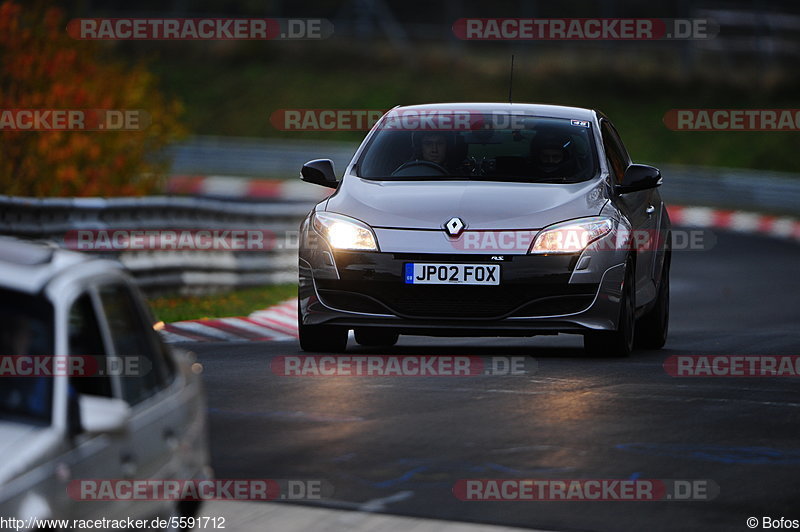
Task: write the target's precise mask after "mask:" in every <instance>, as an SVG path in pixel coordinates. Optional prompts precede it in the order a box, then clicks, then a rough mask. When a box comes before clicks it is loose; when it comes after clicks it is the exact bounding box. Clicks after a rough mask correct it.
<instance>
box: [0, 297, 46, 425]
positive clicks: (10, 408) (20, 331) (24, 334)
mask: <svg viewBox="0 0 800 532" xmlns="http://www.w3.org/2000/svg"><path fill="white" fill-rule="evenodd" d="M53 349H54V346H53V307H52V306H51V305H50V303H49V302H48V301H47V300H46V299H44V298H42V297H37V296H32V295H29V294H23V293H21V292H16V291H13V290H6V289H0V418H25V419H26V420H34V421H40V422H43V423H49V422H50V411H51V407H52V388H53V382H52V381H53V379H52V378H51V377H45V376H24V377H21V376H14V375H15V368H17V367H20V366H19V360H20V358H19V357H37V356H50V355H53V354H54V353H53Z"/></svg>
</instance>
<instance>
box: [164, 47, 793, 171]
mask: <svg viewBox="0 0 800 532" xmlns="http://www.w3.org/2000/svg"><path fill="white" fill-rule="evenodd" d="M271 44H274V45H275V46H273V47H264V46H263V45H253V44H244V45H242V46H241V47H240V48H237V49H236V50H234V51H231V50H227V49H226V50H222V51H220V50H216V49H214V48H208V49H205V50H203V53H197V50H194V49H185V50H182V51H181V52H180V53H178V52H176V51H175V49H174V48H165V49H163V50H160V52H159V53H160V56H159V57H158V58H157V59H156V60H154V61H152V62H151V66H152V68H153V70H155V72H156V73H157V74H158V75H159V76H160V78H161V83H162V86H163V87H164V89H165V90H166V91H167V92H169V93H171V94H172V95H174V96H177V97H179V98H180V99H181V100H183V102H184V103H185V110H186V112H185V116H184V119H185V122H186V124H187V126H188V127H189V129H190V130H191V131H192V132H193V133H196V134H206V135H230V136H254V137H283V138H293V139H327V140H349V141H359V140H360V139H361V138H362V137H363V132H282V131H278V130H276V129H275V128H273V127H272V125H271V124H270V123H269V117H270V115H271V114H272V113H273V112H274V111H276V110H279V109H286V108H290V109H292V108H344V109H346V108H356V109H387V108H391V107H393V106H395V105H398V104H413V103H425V102H442V101H504V100H505V99H506V98H507V90H508V89H507V87H508V85H507V84H508V72H507V68H508V64H507V63H508V53H507V51H506V50H505V49H498V48H494V49H490V50H488V51H486V49H483V48H480V47H478V48H476V47H467V48H466V49H464V50H462V53H461V54H460V55H451V54H449V53H448V52H447V49H446V48H442V47H439V48H436V47H434V48H431V49H430V50H420V51H418V52H417V53H415V54H414V57H415V58H416V61H415V62H413V63H412V62H404V60H403V59H404V58H403V57H402V56H397V55H396V54H394V53H393V52H392V51H391V50H387V49H384V48H381V47H366V48H365V49H358V48H352V47H346V46H343V45H337V44H335V43H333V42H330V43H326V44H325V45H324V46H320V45H319V43H300V42H290V43H283V44H279V43H271ZM593 53H594V55H591V54H590V53H589V52H587V53H580V54H578V53H573V54H572V55H567V54H564V53H561V52H559V51H555V52H554V51H551V52H550V53H549V55H548V54H547V53H545V52H538V53H536V54H534V53H528V54H519V55H518V56H517V61H516V69H515V72H516V73H515V79H514V99H515V101H519V102H539V103H558V104H564V105H576V106H581V107H590V108H595V109H600V110H602V111H604V112H605V113H606V114H608V115H609V117H611V119H612V120H613V121H614V122H615V124H616V125H617V128H618V129H619V130H620V133H621V134H622V136H623V139H624V140H625V142H626V144H627V145H628V149H629V151H630V152H631V154H632V156H633V157H634V159H635V160H636V161H638V162H644V163H647V162H650V163H673V164H689V165H713V166H729V167H743V168H760V169H765V170H783V171H790V172H791V171H794V172H798V171H800V164H799V163H798V162H797V157H796V156H795V152H796V151H797V146H798V139H799V138H800V134H798V133H788V132H781V133H772V132H768V133H748V132H675V131H671V130H669V129H667V128H666V126H665V125H664V123H663V122H662V119H663V116H664V114H665V113H666V112H667V111H668V110H670V109H678V108H750V109H753V108H800V104H799V103H798V96H797V94H800V91H798V90H797V89H798V88H800V82H798V80H797V78H791V79H788V78H785V77H784V78H775V79H773V78H769V77H766V76H761V77H759V76H758V71H757V70H750V71H748V70H747V69H745V68H740V69H734V70H733V72H728V74H727V75H725V76H723V75H717V74H716V73H715V71H714V70H713V68H714V67H715V65H714V64H713V61H708V62H701V63H700V64H698V65H697V66H695V68H694V69H693V70H690V71H688V70H687V71H685V70H683V69H682V68H681V67H680V65H679V64H675V61H674V59H675V58H674V57H672V58H671V60H672V63H670V62H669V61H667V60H663V61H662V60H659V59H658V58H657V57H655V56H654V57H653V58H652V60H650V61H643V60H642V59H641V57H636V58H626V57H622V56H617V55H614V56H611V52H602V51H600V52H598V51H594V52H593ZM604 54H605V55H604ZM668 59H669V58H668ZM719 68H722V67H721V66H719ZM737 73H739V74H740V78H741V79H739V78H733V77H732V76H734V75H736V74H737Z"/></svg>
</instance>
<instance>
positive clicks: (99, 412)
mask: <svg viewBox="0 0 800 532" xmlns="http://www.w3.org/2000/svg"><path fill="white" fill-rule="evenodd" d="M78 409H79V411H80V420H81V428H82V429H83V431H84V432H88V433H90V434H101V433H115V432H123V431H124V430H125V429H126V428H127V427H128V421H129V420H130V418H131V407H130V406H129V405H128V403H126V402H125V401H123V400H122V399H112V398H110V397H100V396H97V395H85V394H81V395H80V396H79V397H78Z"/></svg>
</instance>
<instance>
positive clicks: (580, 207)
mask: <svg viewBox="0 0 800 532" xmlns="http://www.w3.org/2000/svg"><path fill="white" fill-rule="evenodd" d="M605 202H606V194H605V187H604V182H603V180H602V179H599V178H598V179H593V180H590V181H585V182H582V183H571V184H549V183H513V182H500V181H491V182H489V181H373V180H369V179H362V178H360V177H356V176H352V175H349V176H346V177H345V180H344V182H343V183H342V185H341V187H340V189H339V190H338V191H337V192H336V194H334V195H333V196H331V197H330V199H329V200H328V202H327V204H326V206H325V210H326V211H329V212H337V213H340V214H345V215H347V216H352V217H353V218H357V219H359V220H361V221H363V222H366V223H367V224H369V225H371V226H372V227H385V228H396V229H441V228H442V226H443V225H444V224H445V223H446V222H447V221H448V220H449V219H450V218H452V217H453V216H458V217H460V218H461V219H462V220H463V221H464V222H465V223H466V225H467V228H468V229H540V228H542V227H544V226H547V225H550V224H552V223H555V222H559V221H562V220H569V219H572V218H579V217H581V216H594V215H597V214H598V213H599V212H600V209H601V208H602V207H603V205H604V204H605Z"/></svg>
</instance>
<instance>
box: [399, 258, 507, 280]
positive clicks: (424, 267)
mask: <svg viewBox="0 0 800 532" xmlns="http://www.w3.org/2000/svg"><path fill="white" fill-rule="evenodd" d="M403 277H404V279H405V283H406V284H483V285H498V284H500V265H499V264H428V263H420V262H409V263H406V265H405V274H404V276H403Z"/></svg>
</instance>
